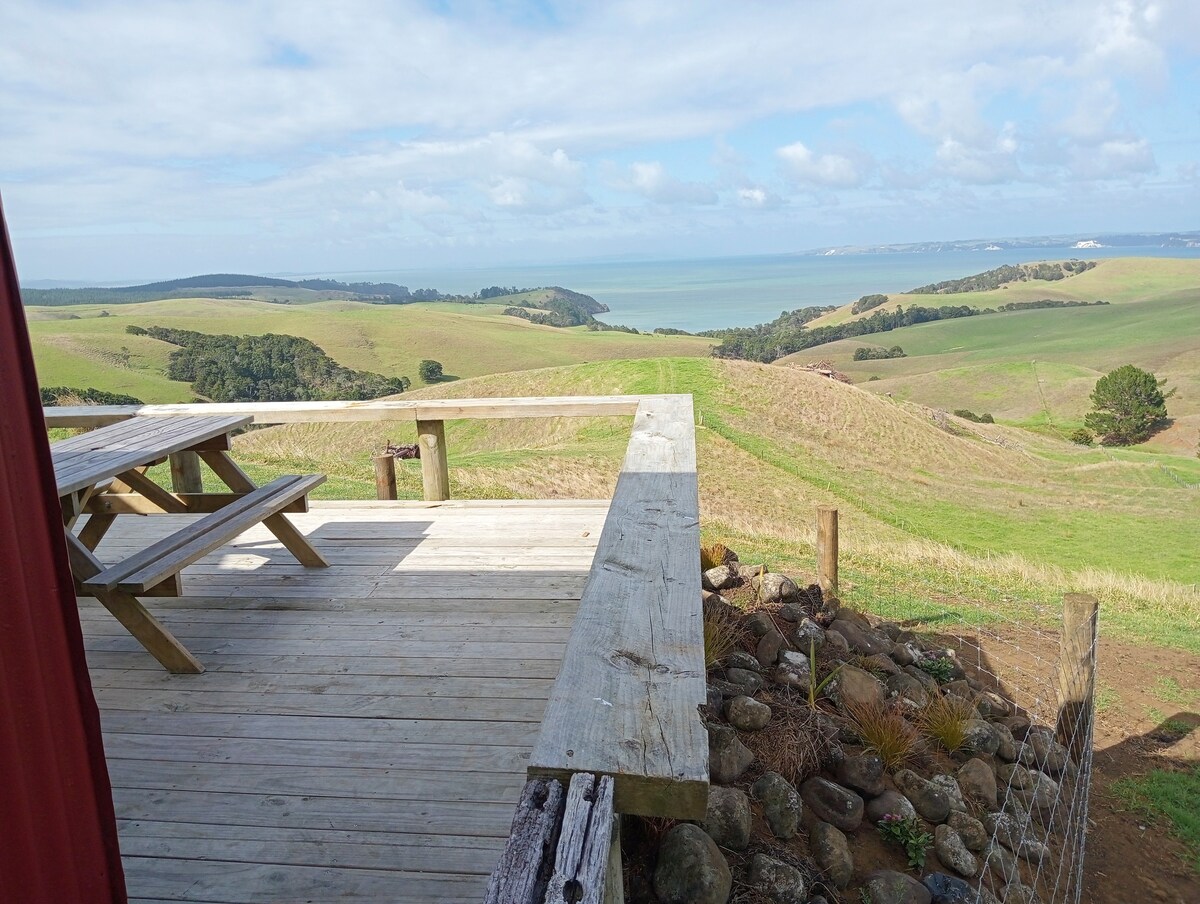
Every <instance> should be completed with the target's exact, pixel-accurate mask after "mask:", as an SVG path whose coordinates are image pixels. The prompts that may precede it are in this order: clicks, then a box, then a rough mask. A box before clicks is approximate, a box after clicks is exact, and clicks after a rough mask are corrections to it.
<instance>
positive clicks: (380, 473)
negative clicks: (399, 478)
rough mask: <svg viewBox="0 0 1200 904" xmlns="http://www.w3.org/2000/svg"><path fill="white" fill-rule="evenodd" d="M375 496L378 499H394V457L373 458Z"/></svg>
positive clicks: (381, 456) (377, 456) (380, 456)
mask: <svg viewBox="0 0 1200 904" xmlns="http://www.w3.org/2000/svg"><path fill="white" fill-rule="evenodd" d="M375 496H376V498H378V499H395V498H396V457H395V456H394V455H386V454H385V455H376V456H375Z"/></svg>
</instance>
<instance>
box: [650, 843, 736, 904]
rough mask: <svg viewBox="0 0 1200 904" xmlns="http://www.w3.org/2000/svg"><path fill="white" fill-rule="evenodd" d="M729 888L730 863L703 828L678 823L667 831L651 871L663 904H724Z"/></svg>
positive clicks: (731, 884) (731, 882)
mask: <svg viewBox="0 0 1200 904" xmlns="http://www.w3.org/2000/svg"><path fill="white" fill-rule="evenodd" d="M732 887H733V875H732V874H731V873H730V872H729V864H728V863H726V862H725V857H724V856H723V855H722V854H721V851H720V849H719V848H718V847H717V844H716V842H715V841H713V840H712V839H711V838H709V837H708V835H707V834H706V833H705V831H704V830H703V829H701V828H700V827H699V826H695V825H692V824H691V823H680V824H679V825H677V826H675V827H674V828H672V829H671V831H669V832H667V834H666V837H664V838H663V840H662V844H660V845H659V848H658V864H657V866H655V868H654V893H655V894H656V895H658V899H659V901H661V902H662V904H726V902H727V901H728V900H729V892H730V890H731V889H732Z"/></svg>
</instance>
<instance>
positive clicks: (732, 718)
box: [725, 697, 771, 731]
mask: <svg viewBox="0 0 1200 904" xmlns="http://www.w3.org/2000/svg"><path fill="white" fill-rule="evenodd" d="M725 718H726V719H728V720H729V724H730V725H732V726H733V727H734V728H736V729H738V730H739V731H758V730H759V729H762V728H766V727H767V723H768V722H770V721H771V707H769V706H767V704H765V703H759V702H758V701H757V700H755V699H754V698H753V697H734V698H733V699H732V700H730V701H729V702H728V703H726V704H725Z"/></svg>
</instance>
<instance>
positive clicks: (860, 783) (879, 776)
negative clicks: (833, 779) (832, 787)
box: [837, 753, 884, 797]
mask: <svg viewBox="0 0 1200 904" xmlns="http://www.w3.org/2000/svg"><path fill="white" fill-rule="evenodd" d="M837 780H838V784H840V785H844V786H845V787H847V788H852V789H854V790H855V791H858V792H859V793H860V794H862V795H864V796H865V797H875V796H876V795H879V794H882V793H883V790H884V785H883V760H881V759H880V758H879V757H878V755H876V754H874V753H858V754H851V755H849V756H846V757H844V758H843V759H842V761H841V762H840V763H839V764H838V767H837Z"/></svg>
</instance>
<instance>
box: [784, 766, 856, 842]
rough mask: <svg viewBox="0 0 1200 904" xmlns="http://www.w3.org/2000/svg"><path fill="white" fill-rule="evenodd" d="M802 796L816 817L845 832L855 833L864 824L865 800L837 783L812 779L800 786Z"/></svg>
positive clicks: (819, 778) (816, 778)
mask: <svg viewBox="0 0 1200 904" xmlns="http://www.w3.org/2000/svg"><path fill="white" fill-rule="evenodd" d="M800 796H801V797H802V798H803V799H804V803H805V804H807V805H808V807H809V809H811V810H812V812H813V815H814V816H816V817H817V818H818V819H822V820H824V821H825V822H828V823H830V824H832V825H834V826H836V827H837V828H839V829H841V830H842V831H843V832H853V831H854V830H855V829H857V828H858V827H859V825H860V824H861V823H862V818H863V799H862V798H861V797H859V796H858V795H857V794H855V793H854V792H853V791H851V790H849V789H847V788H843V787H842V786H841V785H839V784H837V783H835V782H831V781H829V780H828V779H825V778H821V777H820V776H816V777H814V778H810V779H809V780H808V781H806V782H805V783H804V784H803V785H801V786H800Z"/></svg>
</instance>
